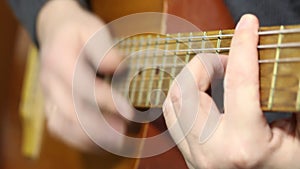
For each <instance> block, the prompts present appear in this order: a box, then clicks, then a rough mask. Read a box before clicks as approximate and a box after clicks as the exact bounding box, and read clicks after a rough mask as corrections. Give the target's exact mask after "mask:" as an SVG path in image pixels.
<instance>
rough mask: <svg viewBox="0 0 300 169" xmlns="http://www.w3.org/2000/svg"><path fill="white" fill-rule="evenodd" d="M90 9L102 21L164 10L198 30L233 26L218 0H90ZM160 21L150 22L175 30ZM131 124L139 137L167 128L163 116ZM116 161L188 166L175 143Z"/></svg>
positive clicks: (130, 164) (161, 166)
mask: <svg viewBox="0 0 300 169" xmlns="http://www.w3.org/2000/svg"><path fill="white" fill-rule="evenodd" d="M92 10H93V11H94V12H95V13H96V14H97V15H98V16H100V17H101V18H102V19H103V20H104V21H105V22H110V21H113V20H115V19H118V18H120V17H122V16H126V15H129V14H134V13H140V12H167V13H169V14H173V15H176V16H179V17H181V18H183V19H186V20H188V21H189V22H191V23H192V24H194V25H196V26H197V27H198V28H199V29H200V30H215V29H226V28H232V27H233V26H234V24H233V20H232V18H231V16H230V14H229V12H228V11H227V8H226V7H225V5H224V4H223V1H221V0H189V1H181V0H168V1H167V0H165V1H163V0H151V1H140V0H130V1H124V0H105V1H102V0H101V1H99V0H93V1H92ZM162 21H163V18H162V19H161V20H158V21H157V22H153V23H152V25H155V26H156V27H158V28H162V27H164V26H166V27H167V29H166V33H169V32H171V33H174V32H176V30H177V27H171V26H168V21H166V22H162ZM162 24H163V25H162ZM157 25H160V26H157ZM123 31H124V30H123ZM132 126H134V128H141V130H140V131H139V133H138V134H137V136H138V137H141V136H143V137H151V136H156V135H158V134H160V133H162V132H164V131H165V130H166V129H167V127H166V125H165V123H164V119H163V117H160V118H159V119H157V120H155V121H153V122H151V123H149V124H148V125H143V126H139V125H138V124H134V125H132ZM129 132H130V131H129ZM164 141H166V142H172V138H171V137H170V136H169V137H166V138H165V140H164ZM119 162H120V165H117V166H118V167H117V168H119V167H120V168H128V169H129V168H130V169H132V168H141V169H143V168H149V169H150V168H155V169H164V168H178V169H184V168H187V166H186V164H185V161H184V159H183V157H182V155H181V153H180V151H179V150H178V148H177V147H176V146H175V147H174V148H172V149H170V150H169V151H167V152H165V153H163V154H160V155H156V156H153V157H149V158H141V159H128V158H124V160H121V161H119Z"/></svg>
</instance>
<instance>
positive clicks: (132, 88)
mask: <svg viewBox="0 0 300 169" xmlns="http://www.w3.org/2000/svg"><path fill="white" fill-rule="evenodd" d="M134 39H135V41H133V46H137V45H138V46H139V47H138V50H140V49H141V48H142V47H141V44H139V43H136V40H137V37H134ZM131 53H135V49H134V47H133V48H132V52H131ZM140 58H141V57H137V58H136V57H135V58H131V64H130V65H134V62H133V61H134V60H135V62H136V65H138V64H139V60H140ZM137 71H139V70H138V69H133V72H132V74H131V75H132V76H129V77H132V78H133V79H129V80H131V82H132V83H133V84H132V86H130V101H131V103H132V104H134V102H135V90H136V86H137V78H138V77H137V76H138V73H137ZM129 83H130V82H129Z"/></svg>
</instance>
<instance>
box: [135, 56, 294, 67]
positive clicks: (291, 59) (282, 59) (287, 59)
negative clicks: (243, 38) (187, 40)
mask: <svg viewBox="0 0 300 169" xmlns="http://www.w3.org/2000/svg"><path fill="white" fill-rule="evenodd" d="M160 56H163V55H158V57H160ZM275 62H278V63H290V62H300V57H296V58H279V59H278V60H276V59H260V60H258V63H259V64H268V63H275ZM144 66H151V67H160V68H173V67H174V64H172V63H164V64H162V63H155V64H151V65H144ZM184 66H186V64H185V63H177V66H176V68H183V67H184ZM140 67H141V66H137V65H132V66H130V68H140Z"/></svg>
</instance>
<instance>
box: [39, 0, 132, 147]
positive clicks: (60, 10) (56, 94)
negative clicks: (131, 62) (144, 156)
mask: <svg viewBox="0 0 300 169" xmlns="http://www.w3.org/2000/svg"><path fill="white" fill-rule="evenodd" d="M103 26H104V23H103V22H102V21H101V20H100V19H99V18H97V17H96V16H94V15H93V14H92V13H90V12H88V11H86V10H84V9H83V8H82V7H81V6H80V5H79V4H78V3H77V2H76V1H49V2H47V4H46V5H45V6H44V7H43V9H42V10H41V12H40V13H39V16H38V20H37V35H38V41H39V43H40V55H41V70H40V80H41V84H42V87H43V91H44V95H45V111H46V116H47V121H48V123H47V124H48V128H49V130H50V131H51V132H52V134H54V135H56V136H57V137H58V138H60V139H62V140H63V141H65V142H66V143H68V144H69V145H71V146H73V147H76V148H79V149H81V150H84V151H94V150H97V148H96V144H94V143H93V142H92V141H91V140H90V138H89V137H88V136H87V134H86V133H85V132H84V131H83V129H82V128H81V126H80V123H79V120H78V119H77V115H76V112H75V110H74V106H73V104H74V102H73V98H72V80H73V72H74V69H75V65H76V60H77V58H78V56H79V53H80V50H81V49H82V47H83V46H84V44H85V43H86V41H87V40H88V39H89V38H90V36H91V35H93V34H94V33H95V32H96V31H97V30H99V28H101V27H103ZM109 42H111V39H110V36H109V33H108V36H107V38H106V39H103V42H101V43H103V44H101V43H100V44H99V45H100V46H101V45H106V44H109ZM94 53H96V52H93V51H87V55H86V56H85V57H86V58H85V59H84V65H85V67H84V70H83V72H82V74H84V75H86V76H95V75H96V72H98V73H102V74H111V73H113V72H114V70H115V69H116V67H117V66H118V64H119V63H120V61H121V57H120V56H119V55H118V54H117V52H116V51H112V52H109V53H108V56H107V57H105V58H104V60H103V64H102V66H101V67H100V68H98V65H96V63H97V61H96V58H97V56H95V54H94ZM90 63H91V64H90ZM93 69H94V70H95V71H89V70H93ZM86 76H84V77H82V81H83V82H84V81H86V80H85V77H86ZM78 93H81V95H80V100H81V103H80V105H84V106H85V107H84V108H83V109H84V110H86V111H88V110H89V107H88V105H89V103H90V102H92V101H93V97H87V96H85V95H84V93H85V90H84V88H82V89H80V91H79V92H78ZM95 93H96V100H97V103H98V105H99V107H102V110H103V112H104V116H105V118H106V120H107V121H108V122H109V123H110V124H111V126H113V127H114V128H115V129H116V130H118V131H119V132H121V133H124V132H125V130H126V121H125V120H124V118H121V115H119V114H118V112H117V110H116V108H115V106H114V103H113V99H112V94H111V87H110V85H109V84H107V83H105V82H104V81H103V80H102V79H100V78H96V81H95ZM127 110H128V109H127ZM128 113H131V112H130V110H129V112H128ZM87 118H89V120H90V121H91V123H94V124H99V123H97V121H95V118H92V117H88V116H87ZM97 127H101V124H100V126H96V127H95V128H97ZM95 130H96V129H95ZM99 135H101V133H99ZM97 139H98V140H94V141H96V142H104V143H105V144H111V145H112V146H114V147H118V148H119V147H122V140H120V139H116V138H113V137H109V136H106V137H99V138H97ZM97 147H98V146H97Z"/></svg>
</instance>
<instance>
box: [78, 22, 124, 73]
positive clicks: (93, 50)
mask: <svg viewBox="0 0 300 169" xmlns="http://www.w3.org/2000/svg"><path fill="white" fill-rule="evenodd" d="M83 52H84V53H83V54H84V55H86V57H87V59H88V61H89V62H90V63H91V64H92V65H93V67H94V68H95V70H96V72H101V73H104V74H107V73H113V72H114V71H115V70H116V68H117V67H118V66H119V64H120V63H121V61H122V56H121V54H120V53H119V51H118V50H117V48H115V47H114V44H113V41H112V38H111V35H110V32H109V30H108V29H107V28H106V27H102V28H101V29H100V30H99V31H97V32H96V33H95V34H93V36H92V37H91V38H90V39H89V41H88V42H87V44H86V45H85V47H84V50H83Z"/></svg>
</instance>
